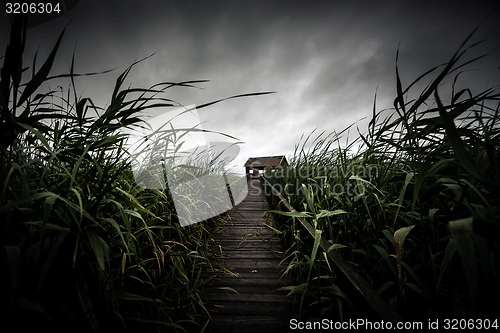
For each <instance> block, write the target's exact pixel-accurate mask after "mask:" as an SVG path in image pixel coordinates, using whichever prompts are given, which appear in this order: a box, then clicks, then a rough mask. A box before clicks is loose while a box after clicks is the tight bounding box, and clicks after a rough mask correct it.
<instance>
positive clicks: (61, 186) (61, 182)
mask: <svg viewBox="0 0 500 333" xmlns="http://www.w3.org/2000/svg"><path fill="white" fill-rule="evenodd" d="M63 34H64V32H63V33H62V34H61V36H59V38H58V39H57V41H56V43H55V46H54V47H53V49H52V51H51V53H50V55H49V56H48V57H47V59H46V60H45V62H44V63H43V64H42V65H41V66H39V65H37V64H36V57H35V60H34V61H33V64H32V65H31V68H29V67H26V68H25V64H23V50H24V46H25V43H26V19H25V18H24V17H21V16H19V17H17V18H16V20H15V21H14V23H13V27H12V29H11V38H10V42H9V45H8V47H7V49H6V52H5V56H4V57H3V66H2V69H1V76H0V111H1V120H2V121H1V125H0V126H1V128H0V135H1V142H0V144H1V145H0V159H1V164H0V190H1V194H0V195H1V196H0V216H1V217H2V222H1V223H0V226H1V230H0V237H1V243H2V246H1V247H0V260H1V263H2V267H3V269H2V271H1V274H0V276H1V283H0V291H1V306H2V309H1V311H2V318H4V322H3V327H14V328H15V329H16V330H18V331H27V330H28V329H32V330H35V329H37V330H39V329H44V328H46V329H49V330H51V331H65V332H70V331H71V332H76V331H83V332H88V331H113V332H114V331H116V330H120V331H125V330H127V329H130V330H131V331H134V332H136V331H139V330H140V331H144V332H146V331H161V330H169V331H174V330H175V331H201V330H202V329H203V327H204V326H205V325H206V324H207V323H208V320H209V319H208V318H209V316H208V313H207V310H206V308H205V305H204V302H203V296H204V294H205V293H206V292H207V291H208V289H207V288H205V287H206V286H207V282H208V281H209V280H210V279H211V275H210V274H206V273H207V272H209V271H210V267H211V264H210V261H209V251H208V246H209V240H210V239H211V230H212V229H213V228H214V227H216V226H217V223H218V221H220V219H221V217H220V216H217V217H215V218H213V219H211V220H209V221H206V222H204V223H198V224H195V225H191V226H188V227H185V228H182V227H181V226H180V224H179V219H178V216H177V215H176V210H175V207H174V204H173V201H172V197H171V195H170V193H169V189H168V186H167V184H165V188H164V189H147V188H144V187H143V186H139V185H138V184H137V183H136V182H135V179H134V175H133V172H132V171H133V169H132V168H131V162H132V160H133V157H134V156H132V155H131V154H130V152H129V150H128V149H127V147H128V146H127V145H126V139H127V133H128V129H130V128H134V127H138V126H145V123H144V122H143V121H142V120H141V118H140V117H139V116H140V115H141V112H142V111H144V110H146V109H148V108H167V107H176V108H177V107H179V105H178V104H177V103H174V102H173V101H171V100H169V99H166V98H163V97H161V96H162V94H163V93H164V92H165V91H166V90H167V89H168V88H170V87H172V86H183V87H191V86H192V85H193V84H196V83H198V82H197V81H192V82H180V83H170V82H163V83H158V84H156V85H155V86H153V87H151V88H147V89H144V88H130V87H123V85H124V82H125V80H126V78H127V75H129V73H130V71H131V69H132V67H133V66H135V65H137V63H134V64H133V65H131V66H130V67H129V68H127V69H126V70H125V71H124V72H123V73H122V74H121V75H119V76H118V78H117V80H116V84H115V86H114V87H113V88H112V89H111V90H110V91H111V92H112V93H111V98H110V100H109V103H108V106H107V107H105V108H102V107H99V106H97V105H95V104H94V102H93V101H92V99H91V98H88V97H86V98H82V97H80V96H78V93H77V91H76V88H75V78H76V77H77V76H79V75H77V74H76V73H75V72H74V58H73V61H72V63H71V69H70V71H69V74H67V75H59V76H56V77H51V76H50V71H51V68H52V65H53V63H54V60H55V57H56V54H57V51H58V49H59V47H60V44H61V40H62V37H63ZM29 74H31V78H30V79H29V80H26V77H27V76H29ZM53 79H63V80H68V83H69V89H68V91H67V93H65V94H62V95H61V94H60V91H53V90H50V89H48V87H49V81H51V80H53ZM199 82H202V81H199ZM43 89H48V90H49V91H48V92H40V91H43ZM216 102H218V101H214V102H211V103H207V104H205V106H208V105H211V104H214V103H216ZM201 107H203V106H201ZM187 130H188V131H190V130H192V131H197V130H199V129H198V128H197V127H196V126H195V127H193V128H192V129H187ZM184 135H185V132H179V131H176V130H175V129H172V128H170V126H166V129H165V130H162V131H159V132H157V133H156V136H157V140H156V144H159V145H162V147H163V149H162V151H163V153H166V155H168V154H169V153H170V154H171V156H173V152H175V151H177V149H178V148H179V146H180V145H181V144H182V137H183V136H184ZM144 150H145V151H149V153H150V154H154V153H156V152H158V149H156V150H155V149H149V150H148V149H147V148H146V147H144ZM150 157H151V156H150ZM164 163H169V161H168V160H167V161H164ZM189 170H190V173H189V175H188V174H187V173H183V174H182V176H183V177H188V176H191V177H193V179H196V177H198V176H199V175H201V174H204V175H210V174H219V175H220V172H221V171H222V169H221V164H220V163H214V162H213V161H208V160H204V161H201V162H200V163H198V165H194V166H192V167H191V168H190V169H189ZM213 190H214V191H215V190H216V189H213ZM220 190H221V191H227V190H226V188H221V189H220ZM225 193H227V192H225ZM193 205H194V206H196V203H193ZM198 206H200V209H206V207H205V206H203V205H198Z"/></svg>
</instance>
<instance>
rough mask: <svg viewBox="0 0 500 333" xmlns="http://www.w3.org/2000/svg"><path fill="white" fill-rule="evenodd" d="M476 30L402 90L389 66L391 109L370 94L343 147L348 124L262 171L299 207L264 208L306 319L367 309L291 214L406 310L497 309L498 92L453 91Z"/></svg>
mask: <svg viewBox="0 0 500 333" xmlns="http://www.w3.org/2000/svg"><path fill="white" fill-rule="evenodd" d="M472 36H473V34H471V35H470V36H468V38H467V39H466V40H465V41H464V43H463V44H462V45H461V46H460V47H459V49H458V50H457V51H456V53H455V54H453V56H452V57H451V59H450V61H449V62H447V63H446V64H443V65H441V66H436V67H434V68H432V69H430V70H428V71H426V72H425V73H424V74H422V75H421V76H419V77H417V78H416V79H415V80H414V81H413V82H412V83H411V84H409V85H408V86H407V87H404V86H403V83H402V80H401V78H400V76H399V67H398V65H397V64H396V78H397V87H396V91H397V95H396V97H395V99H394V108H393V109H391V110H385V111H376V104H375V103H374V105H373V111H372V119H371V121H370V122H369V124H368V129H367V131H366V132H359V137H358V138H357V139H356V140H354V141H353V142H351V143H350V144H349V145H347V146H342V145H341V141H342V142H344V139H345V135H346V133H347V130H348V129H346V130H344V131H342V132H340V133H332V134H327V133H320V134H319V135H316V136H313V134H314V133H312V134H311V135H309V136H307V137H303V138H301V140H300V143H299V144H297V145H296V149H295V152H294V154H293V156H291V157H290V158H289V161H290V165H289V166H288V167H287V168H285V169H283V170H277V171H274V172H271V173H268V174H266V178H267V179H268V180H269V181H270V182H271V183H273V184H275V187H277V188H280V189H282V193H283V194H284V195H285V197H286V198H287V200H288V201H289V202H290V203H291V205H292V206H293V207H295V209H296V210H297V211H298V212H297V213H288V212H284V211H282V210H273V211H272V212H274V213H276V214H277V215H278V216H280V219H281V222H280V232H281V233H282V234H284V235H286V240H287V244H288V247H289V250H288V257H287V260H286V262H287V265H288V266H287V267H286V270H285V272H286V273H287V274H291V275H292V276H294V277H295V279H296V281H297V285H296V286H295V287H291V288H289V289H290V290H291V291H290V294H291V295H293V294H295V295H300V300H299V302H300V307H299V313H298V314H299V315H300V316H301V317H302V318H307V319H318V318H329V319H332V318H336V319H339V320H341V319H343V318H344V319H345V318H346V316H351V317H353V318H359V317H360V316H361V317H363V318H365V317H366V314H365V313H364V312H362V311H364V308H363V307H362V306H360V305H359V303H358V302H352V300H353V299H356V297H357V295H356V292H355V291H352V290H351V289H349V285H348V283H346V282H345V281H342V279H341V278H339V275H338V272H336V271H335V269H332V267H333V264H332V263H330V262H328V258H327V256H324V255H322V254H321V253H319V252H320V251H318V249H317V246H316V244H317V240H316V239H312V237H308V236H307V234H306V233H305V232H304V231H303V230H301V229H300V226H299V225H298V224H297V223H295V222H294V220H293V219H294V218H295V217H299V216H300V217H306V218H307V219H309V220H310V221H311V223H312V224H313V225H314V226H315V228H316V229H317V231H318V233H321V234H322V235H323V237H324V238H325V239H326V240H327V242H328V243H329V244H330V245H331V247H330V250H329V251H341V253H342V255H343V256H344V257H345V258H346V259H347V260H348V261H349V262H351V263H352V265H353V266H354V267H355V268H356V269H357V270H358V271H359V272H361V273H362V274H363V276H364V278H365V279H366V280H367V281H368V282H369V283H370V284H371V285H372V286H373V287H374V288H375V289H376V290H378V292H379V293H380V295H381V296H382V297H384V298H385V299H386V300H387V301H388V302H389V303H390V304H391V306H392V307H393V308H395V309H396V310H397V311H398V312H399V314H400V315H401V316H402V317H403V318H406V319H408V320H410V319H426V318H452V317H466V318H493V317H495V316H496V314H495V310H493V308H492V307H490V306H489V305H487V304H490V303H492V302H495V297H496V295H498V293H499V291H500V290H499V287H498V273H497V270H498V267H499V262H498V255H499V253H498V249H499V247H498V246H499V243H498V235H499V232H500V214H499V212H500V196H499V193H500V192H499V190H500V169H499V165H500V151H499V147H500V135H499V134H500V126H499V121H500V104H499V97H500V93H499V90H498V87H492V88H489V89H486V90H484V91H481V92H479V93H475V92H473V91H472V90H471V89H466V88H465V89H457V88H456V87H457V86H458V83H459V81H460V75H461V74H462V73H463V72H464V71H466V70H467V69H468V68H469V66H471V65H473V64H475V63H476V62H477V61H478V60H479V59H481V58H482V57H475V58H470V57H469V58H468V54H469V53H471V51H472V50H473V49H474V48H475V47H477V45H478V44H479V43H476V44H472V45H471V43H470V40H471V38H472ZM426 80H427V82H425V81H426ZM422 83H425V84H424V87H425V88H424V89H423V90H422V91H417V92H416V91H414V90H415V87H416V86H417V84H422ZM446 89H449V93H448V94H447V95H446V98H444V97H443V96H445V91H446ZM375 100H376V96H375ZM354 147H357V149H356V150H354ZM311 272H313V273H311ZM353 303H356V304H353ZM346 305H347V306H346Z"/></svg>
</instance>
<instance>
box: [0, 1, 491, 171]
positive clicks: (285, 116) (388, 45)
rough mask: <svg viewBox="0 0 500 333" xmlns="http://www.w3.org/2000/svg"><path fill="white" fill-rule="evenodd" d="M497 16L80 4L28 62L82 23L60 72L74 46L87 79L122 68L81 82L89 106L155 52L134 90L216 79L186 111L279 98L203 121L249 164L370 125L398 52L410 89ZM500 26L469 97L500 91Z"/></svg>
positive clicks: (184, 98)
mask: <svg viewBox="0 0 500 333" xmlns="http://www.w3.org/2000/svg"><path fill="white" fill-rule="evenodd" d="M495 7H498V5H497V4H496V1H488V0H479V1H477V0H476V1H443V0H442V1H420V0H419V1H397V0H386V1H318V0H316V1H307V2H306V1H259V2H257V1H147V2H138V1H119V2H115V1H106V2H98V1H96V0H91V1H80V2H79V4H78V5H77V7H75V8H74V9H73V10H72V11H71V12H70V13H68V14H71V15H68V16H67V17H66V18H61V19H59V20H57V21H55V22H51V23H50V24H46V25H44V26H40V27H37V28H36V30H35V29H32V30H33V31H30V35H31V36H32V37H33V38H34V39H33V40H34V42H33V43H32V44H31V46H30V47H28V51H29V52H31V54H33V53H34V51H35V50H36V49H37V47H38V46H39V45H40V52H41V53H43V48H44V47H45V46H47V47H48V46H50V45H52V44H53V43H54V41H55V38H56V36H57V35H58V33H59V31H60V30H61V29H62V28H63V27H64V26H65V25H66V24H67V21H68V19H69V18H70V17H73V16H74V17H75V18H74V20H73V22H71V24H70V25H69V27H68V29H67V30H68V31H67V36H66V42H65V43H64V50H63V52H62V53H61V55H60V57H59V60H60V61H59V62H58V63H57V66H58V68H57V72H65V71H67V70H68V69H69V62H70V59H71V54H72V52H73V48H74V47H75V42H76V41H77V43H76V65H77V70H78V71H79V72H88V71H99V70H106V69H110V68H118V71H116V72H114V73H112V74H106V75H102V76H99V77H93V78H82V79H80V80H78V81H77V86H78V88H79V89H80V91H81V92H82V95H84V96H87V95H89V96H90V97H92V98H94V99H95V100H96V102H97V103H98V104H101V105H102V104H105V103H106V102H107V101H108V99H109V96H110V94H111V89H112V87H113V84H114V80H115V79H116V77H117V75H118V73H120V72H121V71H123V70H124V69H125V68H126V67H127V66H128V65H130V64H131V63H132V62H133V61H135V60H138V59H140V58H143V57H145V56H148V55H150V54H152V53H154V52H156V54H155V55H154V56H153V57H152V58H149V59H148V60H146V61H145V62H143V63H140V64H139V65H138V66H137V67H136V68H135V69H134V70H133V71H132V72H131V74H130V78H129V80H128V81H127V84H132V85H133V86H141V87H148V86H151V85H153V84H155V83H157V82H161V81H182V80H194V79H209V80H210V82H208V83H204V84H200V85H199V86H200V87H201V88H203V89H194V88H190V89H187V88H174V89H171V90H170V91H169V92H168V93H167V95H166V97H169V98H172V99H174V100H176V101H178V102H180V103H182V104H184V105H189V104H197V105H200V104H203V103H205V102H209V101H212V100H215V99H219V98H224V97H229V96H232V95H236V94H240V93H248V92H261V91H275V92H276V93H275V94H272V95H267V96H257V97H246V98H242V99H237V100H230V101H226V102H223V103H221V104H216V105H213V106H211V107H209V108H207V109H203V110H199V116H200V118H201V120H202V121H203V122H205V123H204V125H203V126H204V127H205V128H208V129H213V130H216V131H221V132H224V133H228V134H231V135H234V136H236V137H238V138H239V139H240V140H242V141H245V142H246V145H242V147H241V148H242V153H241V158H240V160H238V161H237V162H236V163H237V164H238V165H240V164H243V162H244V160H245V159H246V158H247V157H249V156H256V155H268V154H269V155H270V154H282V153H287V152H290V151H292V150H293V146H294V144H296V142H297V140H298V138H299V137H300V135H301V134H303V133H305V134H306V135H307V134H308V133H310V132H311V131H313V130H314V129H315V128H318V131H322V130H326V131H340V130H342V129H343V128H345V127H346V126H348V125H350V124H351V123H353V122H356V121H357V120H359V119H361V118H363V117H369V116H370V115H371V109H372V103H373V98H374V94H375V91H376V90H377V87H378V90H377V102H378V103H377V104H378V108H388V107H391V105H392V100H393V99H394V96H395V93H396V89H395V66H396V62H395V58H396V51H397V49H398V47H399V52H400V54H399V67H400V74H401V76H402V81H403V84H404V85H408V84H410V83H411V82H412V81H413V80H414V79H415V78H416V77H418V76H419V75H420V74H422V73H423V72H425V71H426V70H428V69H430V68H431V67H433V66H436V65H438V64H440V63H443V62H445V61H447V60H449V58H450V57H451V55H452V54H453V53H454V51H455V50H456V49H457V47H458V46H459V45H460V43H461V42H462V41H463V40H464V38H465V37H466V36H467V35H468V34H469V33H470V32H471V31H472V30H473V29H474V28H475V27H476V26H477V25H478V24H479V23H480V22H481V21H482V20H483V19H484V18H485V17H486V15H487V14H488V13H490V12H491V11H492V10H493V9H494V8H495ZM499 21H500V10H499V9H497V11H496V12H494V13H493V14H492V16H491V17H490V18H489V20H487V21H486V22H485V23H484V24H483V26H481V28H480V29H479V31H478V32H477V34H476V36H475V37H474V38H473V40H474V41H478V40H480V39H481V38H483V37H490V39H489V40H488V41H487V42H486V43H484V44H483V45H482V46H481V47H478V49H477V51H473V52H471V57H472V56H473V55H477V54H481V53H482V52H488V53H490V56H489V57H488V58H486V59H484V60H482V61H481V62H480V63H478V64H477V66H476V67H478V68H480V69H482V71H477V72H473V73H472V72H471V73H467V74H466V75H464V77H463V79H464V83H463V84H464V85H465V86H468V87H471V88H473V89H475V88H477V89H483V88H484V87H485V85H486V84H488V82H489V84H490V86H491V85H493V84H499V83H500V78H499V76H500V75H499V74H500V70H499V67H498V66H499V64H498V59H500V44H499V41H500V25H499V24H498V23H497V22H499ZM3 23H5V22H3ZM2 27H5V24H4V25H3V26H1V27H0V28H2ZM5 36H6V35H3V36H1V38H2V41H5V38H6V37H5ZM2 45H4V43H2ZM45 52H48V51H45ZM469 59H470V58H469ZM488 80H489V81H488ZM425 83H427V82H423V84H424V85H425ZM417 92H418V91H417ZM365 122H366V121H365ZM360 129H361V130H362V131H363V130H364V128H363V123H362V122H361V123H360ZM350 135H353V134H352V132H351V134H350Z"/></svg>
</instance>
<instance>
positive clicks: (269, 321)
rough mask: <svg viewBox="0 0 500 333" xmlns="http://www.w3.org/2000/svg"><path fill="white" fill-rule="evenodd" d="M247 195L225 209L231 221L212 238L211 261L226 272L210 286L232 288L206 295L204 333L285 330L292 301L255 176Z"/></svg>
mask: <svg viewBox="0 0 500 333" xmlns="http://www.w3.org/2000/svg"><path fill="white" fill-rule="evenodd" d="M248 192H249V193H248V196H247V197H246V198H245V200H243V201H242V202H241V203H240V204H239V205H237V206H236V207H235V208H233V209H232V210H231V211H229V216H230V219H228V221H227V222H226V223H225V225H224V226H223V228H222V230H221V232H220V233H219V234H216V235H215V236H214V240H215V241H216V243H218V244H219V245H220V249H219V254H220V255H219V256H218V257H217V258H216V259H215V260H216V261H217V262H218V263H219V264H220V265H222V266H223V267H225V268H226V269H227V270H229V271H230V272H231V273H229V272H222V271H221V272H218V273H217V276H216V278H215V279H214V280H212V287H231V288H233V289H235V290H236V291H237V292H238V294H236V293H234V292H232V291H226V290H220V291H217V292H214V293H210V294H209V296H208V305H207V306H208V308H209V311H210V313H211V316H212V321H211V323H210V325H209V327H208V328H207V332H210V333H215V332H233V333H236V332H258V333H265V332H289V331H290V329H289V324H290V319H292V318H293V315H292V314H293V312H292V304H291V302H290V301H286V300H285V295H286V294H287V291H284V290H278V289H279V288H280V287H283V286H286V285H288V284H290V281H289V280H287V279H284V278H283V279H280V278H279V276H280V274H279V273H280V269H279V263H280V261H281V259H282V258H283V248H282V246H281V241H280V239H279V238H278V237H277V236H276V234H275V232H274V231H273V230H272V229H271V228H269V227H268V225H272V216H270V215H269V214H266V213H265V212H266V210H268V209H269V207H268V204H267V201H266V198H265V196H264V194H263V192H262V187H261V185H260V181H259V180H258V179H252V180H250V182H249V191H248Z"/></svg>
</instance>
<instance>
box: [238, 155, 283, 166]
mask: <svg viewBox="0 0 500 333" xmlns="http://www.w3.org/2000/svg"><path fill="white" fill-rule="evenodd" d="M284 164H288V163H287V161H286V158H285V156H283V155H278V156H263V157H250V158H249V159H248V160H247V161H246V163H245V165H244V167H245V168H252V167H253V168H259V167H260V168H266V167H273V166H278V165H284Z"/></svg>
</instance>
